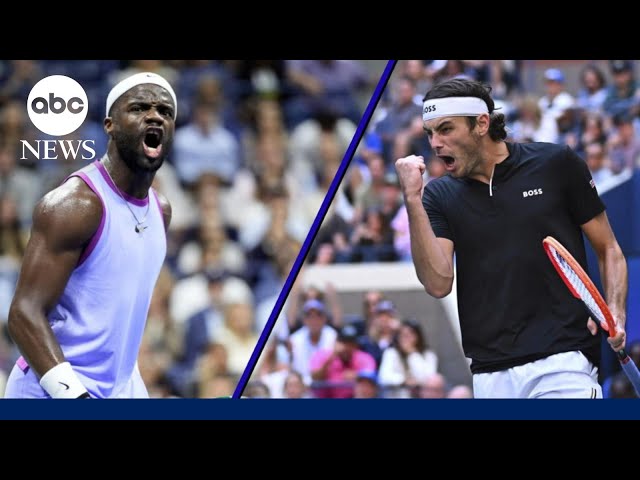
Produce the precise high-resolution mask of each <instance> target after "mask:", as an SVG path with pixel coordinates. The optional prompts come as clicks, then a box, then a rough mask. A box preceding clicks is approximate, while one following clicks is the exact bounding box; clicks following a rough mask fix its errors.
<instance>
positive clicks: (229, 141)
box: [0, 60, 386, 397]
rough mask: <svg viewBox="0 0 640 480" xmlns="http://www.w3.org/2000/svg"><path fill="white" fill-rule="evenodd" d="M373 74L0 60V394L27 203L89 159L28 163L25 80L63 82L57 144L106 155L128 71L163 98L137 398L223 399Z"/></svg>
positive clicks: (284, 63) (376, 68) (232, 63)
mask: <svg viewBox="0 0 640 480" xmlns="http://www.w3.org/2000/svg"><path fill="white" fill-rule="evenodd" d="M385 65H386V61H382V60H75V61H67V60H13V61H0V397H1V396H2V393H3V390H4V384H5V382H6V378H7V375H8V374H9V372H10V370H11V368H12V367H13V364H14V362H15V360H16V359H17V358H18V356H19V353H18V352H17V349H16V347H15V345H13V343H12V342H11V339H10V338H9V336H8V334H7V329H6V321H7V313H8V310H9V305H10V302H11V299H12V296H13V292H14V289H15V284H16V280H17V276H18V273H19V269H20V264H21V261H22V255H23V254H24V248H25V245H26V242H27V240H28V236H29V230H30V226H31V214H32V210H33V207H34V205H35V203H36V202H37V200H38V199H39V198H40V197H41V196H42V195H43V194H45V193H46V192H48V191H49V190H51V189H52V188H55V187H56V186H58V185H59V184H60V183H61V182H62V181H63V179H64V178H65V177H66V176H67V175H68V174H70V173H71V172H73V171H75V170H77V169H79V168H81V167H83V166H85V165H86V164H87V163H90V162H91V161H93V160H88V161H87V160H75V159H73V158H70V159H69V160H66V159H64V156H63V155H59V160H38V159H36V158H33V155H32V154H31V152H30V151H29V150H28V149H27V150H26V152H23V147H22V144H21V142H20V140H26V141H29V142H30V143H31V144H32V145H35V142H34V141H35V140H36V139H46V136H45V135H44V134H43V133H41V132H39V131H38V130H36V129H35V128H34V127H33V125H32V124H31V122H30V121H29V118H28V116H27V110H26V101H27V97H28V95H29V92H30V90H31V88H32V87H33V85H34V84H35V83H37V82H38V81H39V80H41V79H42V78H44V77H46V76H49V75H66V76H69V77H71V78H73V79H75V80H76V81H78V82H79V83H80V84H81V85H82V87H83V88H84V90H85V91H86V93H87V96H88V99H89V114H88V116H87V119H86V121H85V122H84V124H83V125H82V126H81V127H80V128H79V129H78V130H77V131H75V132H73V133H72V134H70V135H68V136H67V137H65V139H69V140H77V139H80V140H93V141H95V146H96V154H97V156H96V159H99V158H100V157H101V156H102V155H103V154H104V153H105V151H106V145H107V136H106V134H105V133H104V130H103V119H104V116H105V112H104V108H105V101H106V97H107V94H108V92H109V90H110V89H111V88H112V87H113V85H115V84H116V83H117V82H118V81H120V80H121V79H123V78H125V77H126V76H129V75H131V74H134V73H137V72H140V71H152V72H156V73H158V74H160V75H162V76H163V77H165V78H166V79H167V80H168V81H169V82H170V83H171V85H172V86H173V88H174V90H175V92H176V95H177V97H178V103H179V108H178V112H179V113H178V117H177V119H176V133H175V141H174V149H173V151H172V153H171V154H170V155H169V157H168V162H165V164H164V166H163V167H162V168H161V169H160V170H159V171H158V174H157V175H156V179H155V182H154V187H155V188H157V189H158V190H159V191H161V192H162V193H163V194H164V195H166V197H167V198H168V199H169V200H170V202H171V204H172V207H173V219H172V222H171V227H170V230H169V233H168V253H167V259H166V262H165V265H164V268H163V269H162V272H161V274H160V278H159V280H158V282H157V285H156V288H155V292H154V296H153V299H152V303H151V308H150V312H149V318H148V321H147V327H146V331H145V336H144V340H143V345H142V348H141V351H140V357H139V366H140V370H141V373H142V375H143V378H144V380H145V382H146V384H147V386H148V388H149V393H150V395H151V396H152V397H217V396H224V395H230V394H231V393H232V392H233V390H234V388H235V386H236V383H237V380H238V378H239V376H240V375H241V374H242V372H243V370H244V367H245V365H246V363H247V361H248V360H249V357H250V355H251V353H252V351H253V348H254V346H255V344H256V341H257V339H258V336H259V333H260V332H261V331H262V328H263V326H264V324H265V323H266V320H267V318H268V316H269V313H270V312H271V310H272V308H273V306H274V304H275V301H276V298H277V295H278V294H279V293H280V290H281V288H282V285H283V284H284V280H285V279H286V277H287V274H288V272H289V270H290V267H291V264H292V262H293V261H294V260H295V257H296V256H297V254H298V252H299V250H300V246H301V245H302V242H303V241H304V239H305V237H306V234H307V232H308V230H309V228H310V226H311V224H312V222H313V219H314V218H315V216H316V214H317V211H318V209H319V206H320V204H321V202H322V200H323V198H324V196H325V193H326V191H327V189H328V186H329V184H330V182H331V180H332V179H333V177H334V175H335V172H336V170H337V167H338V165H339V163H340V162H341V160H342V157H343V155H344V152H345V151H346V149H347V146H348V145H349V143H350V141H351V139H352V137H353V134H354V132H355V130H356V126H357V123H358V122H359V120H360V117H361V115H362V113H363V112H364V109H365V107H366V105H367V102H368V101H369V98H370V97H371V94H372V93H373V89H374V87H375V85H376V84H377V82H378V80H379V78H380V75H381V74H382V71H383V69H384V67H385Z"/></svg>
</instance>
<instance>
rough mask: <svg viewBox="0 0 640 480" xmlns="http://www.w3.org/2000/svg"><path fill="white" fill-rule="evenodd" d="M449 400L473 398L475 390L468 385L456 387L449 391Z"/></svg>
mask: <svg viewBox="0 0 640 480" xmlns="http://www.w3.org/2000/svg"><path fill="white" fill-rule="evenodd" d="M447 398H473V390H471V388H469V387H468V386H467V385H456V386H455V387H452V388H451V390H449V393H447Z"/></svg>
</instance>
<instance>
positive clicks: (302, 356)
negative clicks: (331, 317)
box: [290, 299, 337, 385]
mask: <svg viewBox="0 0 640 480" xmlns="http://www.w3.org/2000/svg"><path fill="white" fill-rule="evenodd" d="M302 315H303V324H304V326H303V327H302V328H300V329H299V330H297V331H296V332H295V333H293V334H292V335H291V337H290V341H291V357H292V361H291V367H292V369H293V370H295V371H296V372H299V373H300V374H301V375H302V378H304V381H305V383H306V384H307V385H309V384H310V383H311V358H312V357H313V356H314V354H315V353H316V352H318V351H320V350H331V349H333V346H334V344H335V343H336V338H337V333H336V331H335V329H333V328H332V327H330V326H328V325H327V311H326V309H325V306H324V303H322V302H321V301H319V300H313V299H312V300H307V302H306V303H305V304H304V306H303V307H302Z"/></svg>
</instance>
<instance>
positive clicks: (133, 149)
mask: <svg viewBox="0 0 640 480" xmlns="http://www.w3.org/2000/svg"><path fill="white" fill-rule="evenodd" d="M165 135H166V133H165ZM143 138H144V137H142V138H141V137H140V136H137V135H135V134H129V133H125V132H114V134H113V141H114V143H115V145H116V149H117V150H118V154H119V156H120V158H121V159H122V161H123V162H124V163H125V165H127V167H129V169H130V170H131V171H132V172H134V173H153V172H156V171H157V170H158V169H159V168H160V167H161V166H162V164H163V163H164V160H165V158H166V157H167V152H169V151H170V150H171V146H172V144H173V137H170V136H169V137H165V138H164V139H163V142H162V154H161V155H160V156H159V157H158V158H156V159H149V158H147V157H146V155H145V154H144V153H142V152H141V151H140V144H141V142H142V141H143Z"/></svg>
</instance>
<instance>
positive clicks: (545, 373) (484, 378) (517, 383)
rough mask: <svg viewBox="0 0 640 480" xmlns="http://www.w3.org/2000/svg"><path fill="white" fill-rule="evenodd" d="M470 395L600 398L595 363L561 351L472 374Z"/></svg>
mask: <svg viewBox="0 0 640 480" xmlns="http://www.w3.org/2000/svg"><path fill="white" fill-rule="evenodd" d="M473 396H474V398H602V388H601V387H600V384H599V383H598V367H595V366H594V365H593V364H592V363H591V362H590V361H589V360H587V357H585V356H584V355H583V354H582V353H581V352H563V353H557V354H555V355H551V356H549V357H546V358H543V359H540V360H536V361H535V362H530V363H526V364H524V365H519V366H517V367H513V368H509V369H508V370H501V371H499V372H491V373H477V374H474V375H473Z"/></svg>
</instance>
